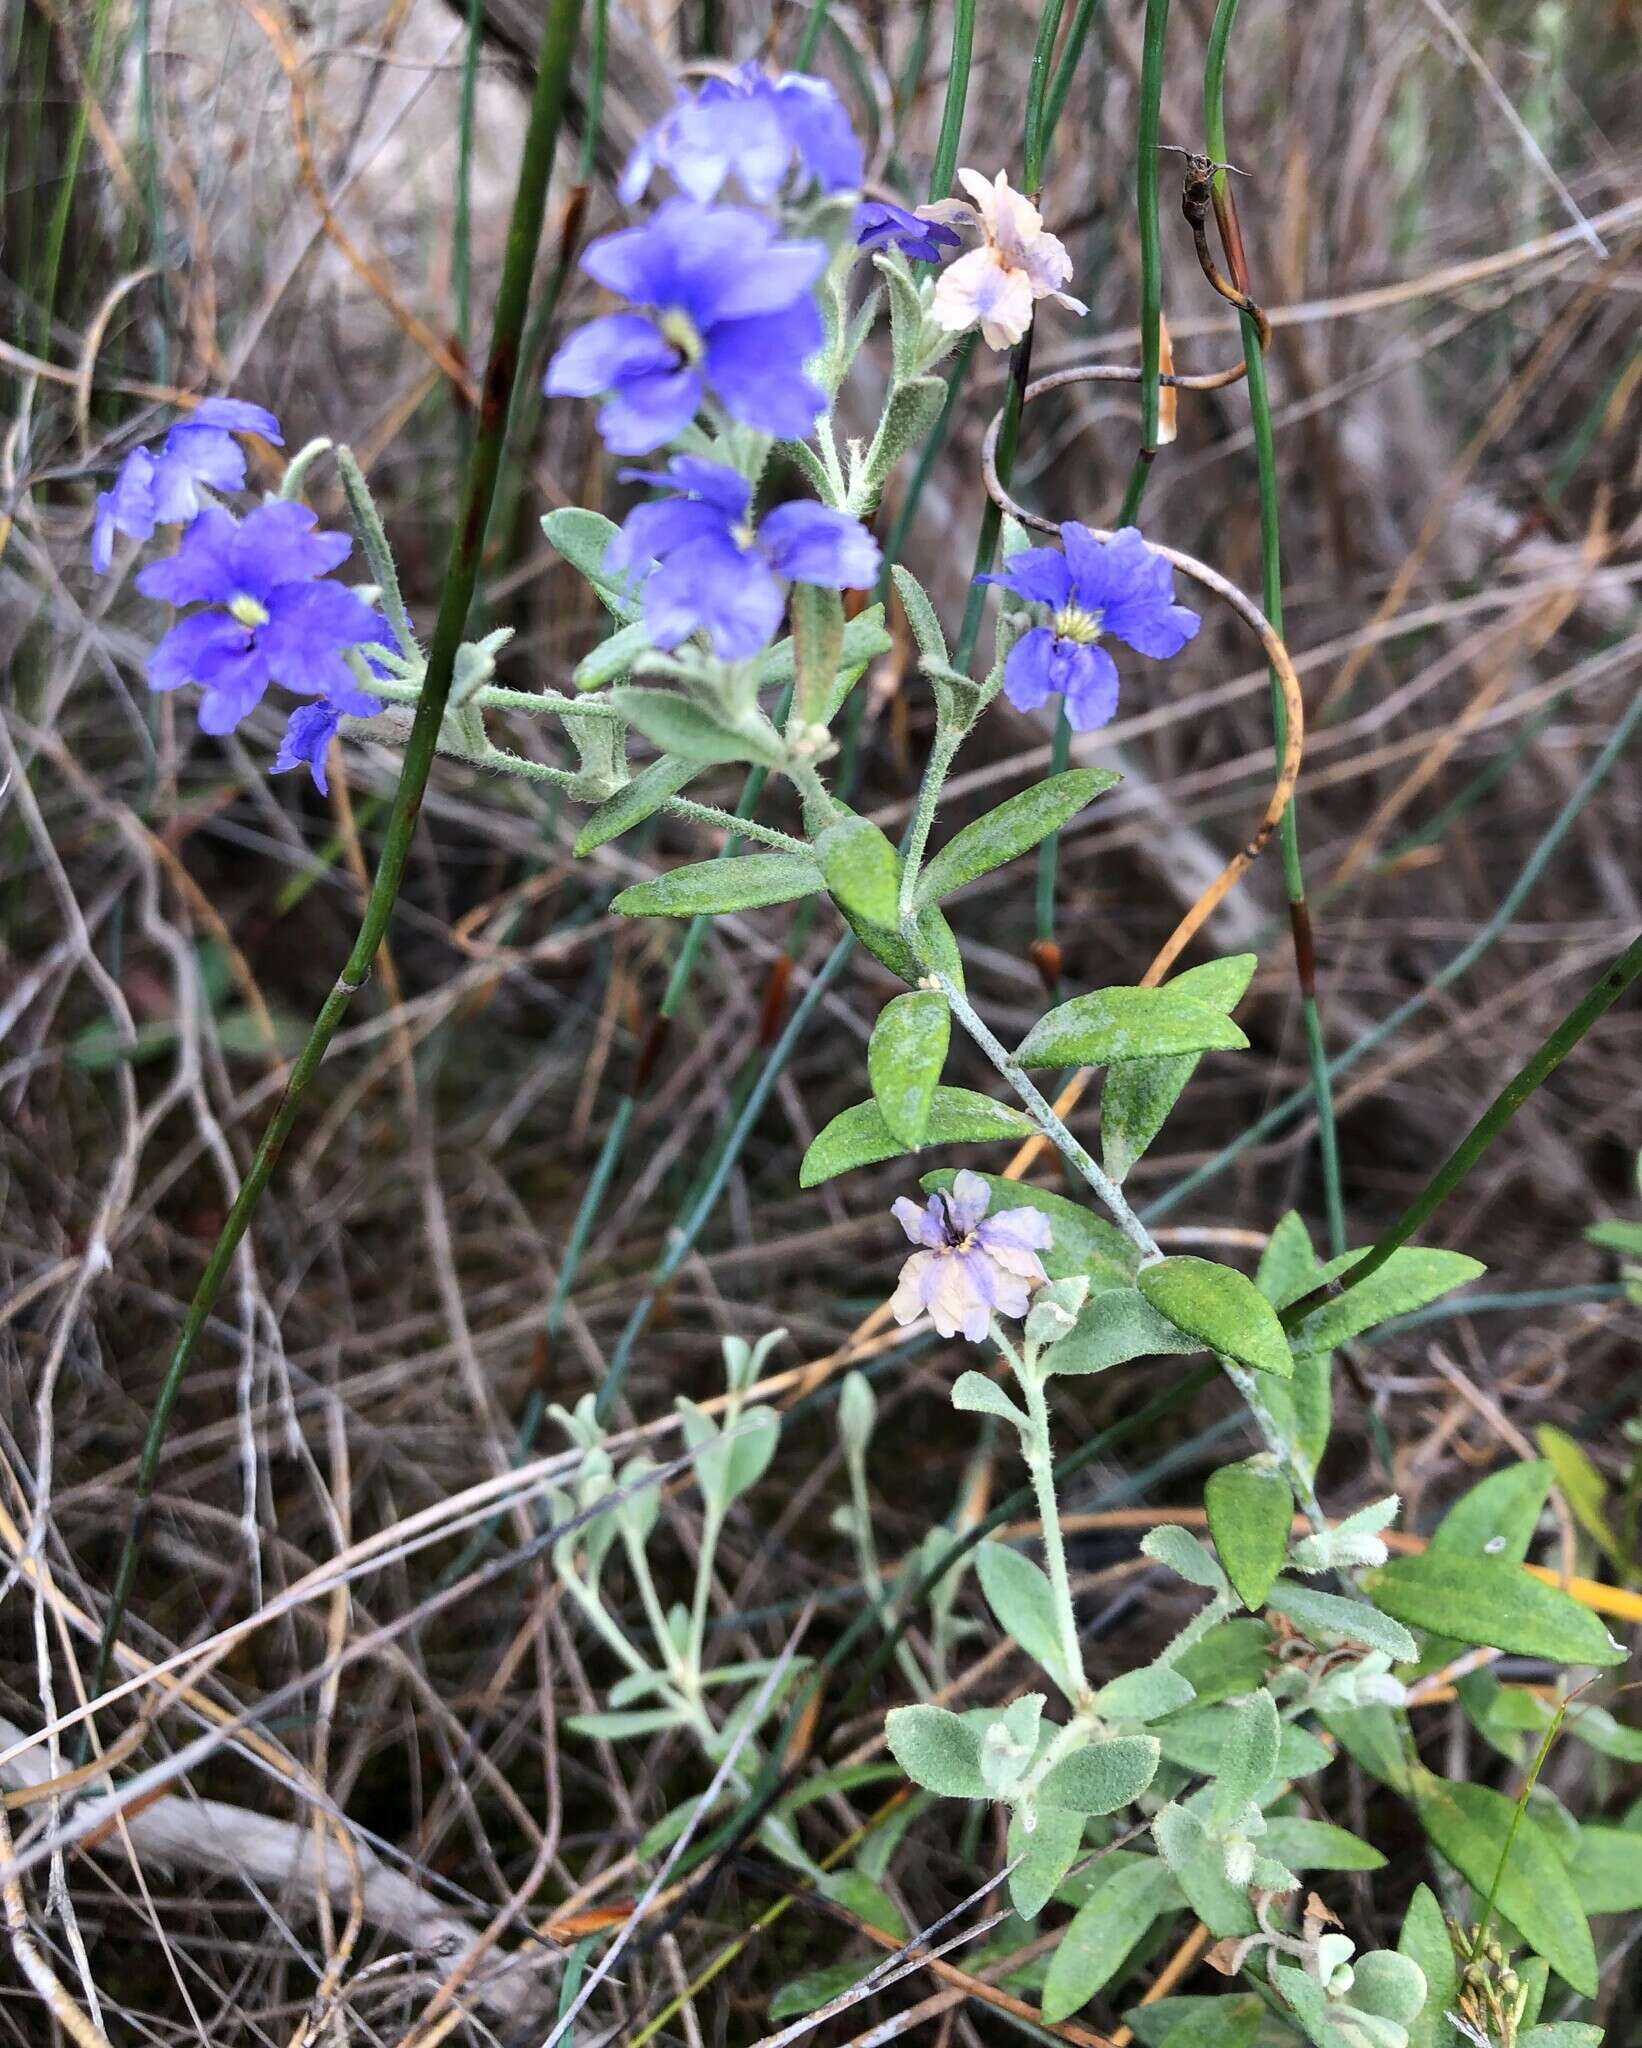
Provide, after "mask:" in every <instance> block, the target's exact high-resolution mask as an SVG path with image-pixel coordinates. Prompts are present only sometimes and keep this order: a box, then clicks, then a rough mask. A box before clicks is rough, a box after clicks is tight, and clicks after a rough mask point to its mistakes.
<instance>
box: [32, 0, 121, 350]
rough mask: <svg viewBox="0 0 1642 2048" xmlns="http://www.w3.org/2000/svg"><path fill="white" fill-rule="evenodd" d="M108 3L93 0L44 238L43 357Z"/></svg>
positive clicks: (39, 342)
mask: <svg viewBox="0 0 1642 2048" xmlns="http://www.w3.org/2000/svg"><path fill="white" fill-rule="evenodd" d="M109 11H110V10H109V0H97V13H96V16H95V17H94V19H93V22H92V28H91V48H90V51H89V52H88V53H87V56H86V60H85V68H84V72H83V75H82V78H81V91H80V96H79V98H78V99H77V100H76V101H75V105H74V125H73V127H72V128H71V129H70V130H69V138H68V151H67V154H66V157H65V160H64V163H63V166H62V169H61V170H60V171H59V172H58V173H57V176H58V180H59V183H58V187H57V204H56V206H55V207H54V208H53V209H52V215H51V226H50V228H49V229H48V230H47V236H46V261H45V277H44V280H43V282H42V285H41V291H40V315H39V320H38V322H37V325H36V330H35V332H36V341H35V346H36V348H37V349H38V351H39V353H40V354H41V355H43V356H45V355H50V353H51V323H52V317H53V315H54V314H55V312H56V310H57V283H58V279H59V278H60V276H61V275H62V267H63V249H64V246H65V244H66V243H67V241H68V224H69V218H70V216H71V215H72V213H73V211H74V192H75V187H76V186H77V185H78V183H79V178H80V158H81V157H82V156H83V155H84V153H85V146H86V132H87V130H88V128H89V127H90V124H91V106H90V100H91V95H92V94H93V93H95V92H96V91H97V88H98V86H99V84H100V83H101V80H102V75H103V44H104V42H105V40H106V38H107V35H108V17H109Z"/></svg>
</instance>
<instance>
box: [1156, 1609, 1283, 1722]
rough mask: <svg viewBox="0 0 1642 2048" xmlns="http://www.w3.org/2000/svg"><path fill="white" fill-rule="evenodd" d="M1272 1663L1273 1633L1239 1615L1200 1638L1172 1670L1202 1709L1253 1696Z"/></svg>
mask: <svg viewBox="0 0 1642 2048" xmlns="http://www.w3.org/2000/svg"><path fill="white" fill-rule="evenodd" d="M1270 1661H1271V1630H1270V1629H1269V1628H1267V1626H1266V1624H1265V1623H1264V1622H1263V1621H1255V1620H1254V1619H1252V1617H1250V1616H1248V1615H1240V1616H1239V1617H1238V1618H1237V1620H1235V1621H1223V1622H1221V1623H1220V1624H1219V1626H1218V1627H1216V1628H1211V1629H1210V1630H1209V1632H1208V1634H1207V1635H1205V1636H1200V1637H1199V1638H1198V1640H1197V1641H1196V1642H1195V1643H1193V1644H1191V1645H1190V1647H1189V1648H1187V1649H1185V1650H1182V1651H1181V1653H1180V1655H1179V1656H1178V1657H1177V1658H1176V1659H1175V1660H1174V1664H1173V1667H1172V1668H1173V1669H1174V1670H1175V1671H1177V1672H1178V1673H1179V1674H1180V1676H1181V1677H1182V1678H1184V1679H1185V1680H1187V1682H1188V1683H1189V1684H1190V1685H1191V1687H1192V1690H1193V1691H1194V1692H1195V1693H1196V1694H1197V1697H1198V1701H1199V1703H1200V1704H1201V1705H1204V1706H1212V1705H1213V1704H1214V1703H1215V1702H1216V1701H1217V1700H1224V1699H1230V1698H1231V1697H1232V1695H1233V1694H1234V1693H1240V1692H1253V1691H1254V1689H1255V1687H1256V1686H1258V1685H1260V1684H1261V1683H1262V1682H1263V1681H1264V1679H1265V1675H1266V1671H1267V1668H1268V1666H1269V1664H1270Z"/></svg>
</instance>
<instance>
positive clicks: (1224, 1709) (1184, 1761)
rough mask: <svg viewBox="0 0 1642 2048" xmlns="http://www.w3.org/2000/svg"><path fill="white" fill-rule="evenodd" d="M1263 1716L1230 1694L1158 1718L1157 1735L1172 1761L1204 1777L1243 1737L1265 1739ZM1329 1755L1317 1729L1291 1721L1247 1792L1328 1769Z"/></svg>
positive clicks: (1215, 1771) (1216, 1769) (1246, 1741)
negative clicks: (1215, 1703)
mask: <svg viewBox="0 0 1642 2048" xmlns="http://www.w3.org/2000/svg"><path fill="white" fill-rule="evenodd" d="M1253 1697H1254V1698H1255V1699H1258V1698H1259V1697H1260V1695H1259V1694H1258V1693H1256V1694H1254V1695H1253ZM1268 1697H1269V1695H1268ZM1264 1718H1265V1717H1264V1715H1263V1714H1259V1713H1258V1712H1257V1715H1256V1716H1255V1717H1253V1718H1250V1717H1249V1716H1248V1707H1247V1701H1246V1700H1237V1699H1232V1700H1227V1701H1226V1702H1224V1703H1223V1704H1222V1705H1219V1706H1213V1707H1193V1708H1192V1709H1191V1711H1190V1712H1189V1713H1185V1714H1178V1715H1176V1716H1175V1718H1174V1719H1173V1720H1170V1721H1160V1722H1159V1723H1158V1726H1157V1738H1158V1740H1159V1742H1161V1743H1162V1745H1163V1754H1164V1756H1165V1757H1167V1759H1168V1760H1169V1762H1170V1763H1172V1764H1180V1765H1181V1766H1182V1767H1183V1768H1184V1769H1186V1770H1188V1771H1200V1772H1202V1774H1203V1775H1204V1776H1205V1777H1216V1776H1217V1775H1218V1773H1219V1772H1220V1770H1221V1769H1222V1767H1223V1765H1224V1763H1225V1760H1226V1757H1227V1755H1228V1752H1229V1750H1230V1749H1231V1748H1232V1747H1233V1746H1234V1745H1236V1744H1237V1743H1238V1742H1239V1741H1240V1740H1241V1741H1242V1742H1243V1743H1244V1745H1245V1747H1247V1746H1248V1744H1249V1743H1250V1742H1252V1741H1253V1740H1255V1739H1256V1738H1258V1739H1259V1740H1260V1741H1261V1742H1265V1741H1266V1738H1267V1736H1268V1735H1269V1730H1268V1729H1266V1728H1265V1727H1264V1726H1263V1723H1264ZM1245 1720H1247V1722H1248V1725H1246V1726H1245V1725H1243V1724H1244V1722H1245ZM1250 1753H1251V1754H1253V1755H1254V1761H1255V1762H1260V1761H1264V1753H1263V1751H1262V1752H1260V1753H1259V1754H1254V1753H1253V1752H1252V1751H1251V1752H1250ZM1331 1761H1332V1756H1331V1752H1330V1751H1329V1750H1327V1749H1326V1748H1325V1747H1324V1746H1323V1744H1322V1743H1320V1742H1319V1741H1318V1740H1317V1738H1316V1736H1315V1735H1311V1734H1308V1733H1307V1731H1306V1730H1305V1729H1304V1728H1301V1727H1300V1726H1298V1725H1297V1724H1296V1723H1295V1722H1292V1721H1290V1722H1287V1723H1285V1724H1284V1725H1282V1726H1281V1727H1280V1728H1279V1730H1278V1735H1277V1744H1276V1749H1275V1752H1274V1753H1273V1755H1272V1759H1271V1769H1270V1770H1269V1771H1268V1772H1267V1773H1266V1776H1265V1777H1264V1778H1263V1779H1262V1780H1261V1781H1260V1783H1259V1784H1258V1785H1257V1786H1256V1787H1255V1790H1254V1791H1253V1792H1250V1793H1247V1794H1246V1795H1245V1796H1246V1797H1248V1798H1250V1799H1252V1798H1254V1797H1255V1796H1256V1795H1257V1794H1258V1793H1260V1792H1262V1791H1264V1790H1265V1789H1266V1787H1267V1786H1269V1785H1270V1784H1271V1782H1272V1781H1273V1779H1276V1778H1309V1777H1310V1776H1311V1775H1312V1773H1313V1772H1314V1771H1321V1770H1326V1769H1327V1768H1328V1765H1329V1763H1330V1762H1331ZM1248 1768H1252V1766H1246V1767H1245V1776H1246V1775H1247V1770H1248ZM1239 1803H1241V1802H1239Z"/></svg>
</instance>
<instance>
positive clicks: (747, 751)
mask: <svg viewBox="0 0 1642 2048" xmlns="http://www.w3.org/2000/svg"><path fill="white" fill-rule="evenodd" d="M610 701H611V703H613V704H614V705H616V706H617V707H618V708H619V709H620V710H621V711H622V712H623V713H624V714H625V716H626V718H627V721H628V723H629V724H630V725H631V726H632V727H633V728H634V729H635V731H638V732H641V733H643V735H644V737H645V738H646V739H647V740H649V741H651V743H652V744H653V745H655V746H658V747H661V748H663V749H664V750H665V751H666V752H667V753H669V754H681V755H682V756H683V757H684V759H685V760H687V761H694V762H696V763H697V764H698V765H700V766H702V767H706V766H708V765H709V764H710V763H712V762H715V761H756V762H759V763H761V764H762V765H763V766H764V767H766V768H773V767H775V766H776V765H777V764H778V763H779V761H780V760H781V742H780V739H779V738H778V737H777V735H776V732H775V729H774V727H773V726H772V725H770V723H769V721H768V720H767V719H763V718H757V717H755V718H749V719H748V720H747V721H746V723H745V724H741V725H732V724H730V723H729V722H728V720H726V719H723V718H719V717H717V716H715V715H714V714H713V713H712V712H710V711H708V710H707V709H706V708H705V707H704V706H702V705H700V704H694V703H692V702H691V701H690V699H689V698H688V697H683V696H680V695H679V694H678V692H677V691H675V690H651V689H646V688H644V687H643V686H641V685H639V684H636V683H622V684H620V685H618V686H617V687H616V688H615V689H613V690H612V691H611V692H610Z"/></svg>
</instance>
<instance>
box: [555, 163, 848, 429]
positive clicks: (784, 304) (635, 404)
mask: <svg viewBox="0 0 1642 2048" xmlns="http://www.w3.org/2000/svg"><path fill="white" fill-rule="evenodd" d="M826 261H827V252H826V248H825V246H824V245H823V244H822V243H820V242H789V241H784V240H783V239H782V238H781V233H780V230H779V228H778V227H777V226H776V224H775V222H773V221H770V220H766V219H765V218H764V216H763V215H762V214H757V213H748V212H746V211H744V210H743V209H742V208H740V207H736V206H699V205H697V204H696V203H695V202H694V201H693V200H689V199H669V200H667V201H666V202H665V203H664V204H663V205H662V206H660V207H659V208H658V209H657V211H656V213H655V215H654V217H653V218H652V219H651V220H649V221H647V222H645V224H644V225H643V226H642V227H636V228H623V229H622V230H621V231H620V232H619V233H617V234H613V235H601V236H600V237H599V239H598V240H597V241H596V242H593V243H591V244H590V245H589V246H588V249H587V252H586V254H585V255H584V256H583V257H582V268H583V269H584V270H585V271H587V272H588V274H589V275H590V276H591V277H594V278H596V279H597V280H598V282H599V283H600V284H602V285H605V286H607V287H608V288H609V290H611V291H613V292H619V293H620V294H621V296H622V297H623V298H626V299H630V300H632V301H633V303H634V305H635V306H636V307H639V308H642V311H636V312H631V313H607V314H606V315H604V317H603V318H602V319H598V320H591V321H589V322H588V324H587V325H586V326H585V327H582V328H578V330H577V331H576V332H575V333H574V334H573V335H571V337H570V338H569V340H568V341H566V342H565V344H564V346H563V347H562V348H561V349H560V350H559V351H558V353H557V354H556V355H555V356H554V358H553V360H552V362H550V363H549V364H548V366H547V379H546V383H545V385H544V387H543V388H544V389H545V390H546V391H547V392H548V393H549V394H550V395H555V396H556V395H560V394H563V395H565V396H568V397H571V398H592V397H594V396H597V395H598V394H600V393H604V394H608V396H607V397H606V401H605V404H604V406H603V408H602V410H601V411H600V413H599V432H600V433H601V434H602V435H603V436H604V441H605V445H606V447H608V448H610V449H612V450H614V452H615V453H616V454H618V455H648V454H649V453H650V451H651V450H652V449H654V448H660V447H662V446H663V445H664V444H665V443H666V442H668V441H671V440H674V439H675V438H676V437H677V436H678V435H680V434H682V433H683V431H684V429H685V428H686V427H687V426H688V425H689V424H690V422H691V421H692V420H693V419H694V418H695V416H696V413H697V411H698V409H699V408H700V406H701V404H702V401H703V399H705V398H706V397H707V396H708V395H709V394H711V395H712V396H714V397H716V398H717V400H718V402H719V403H720V404H721V405H722V406H723V407H724V409H725V411H726V412H728V413H729V414H730V415H731V416H732V417H733V418H735V419H738V420H742V421H744V422H745V423H746V424H747V425H748V426H750V427H757V428H758V429H759V430H760V431H761V432H763V433H766V434H773V435H774V436H775V437H776V438H777V439H778V440H802V439H803V438H804V436H805V435H806V434H808V432H809V431H810V429H811V427H813V426H814V424H815V420H816V415H817V414H818V413H819V412H820V411H821V409H822V406H823V405H824V404H825V403H826V400H825V397H824V395H823V393H822V392H821V390H820V389H819V387H818V386H816V385H815V384H812V383H811V382H810V380H809V379H808V378H807V377H806V376H805V375H804V362H805V359H806V358H807V357H808V356H811V355H813V354H814V352H815V351H816V350H817V349H818V348H819V347H820V346H821V339H822V328H821V313H820V309H819V307H818V306H817V305H816V303H815V300H814V298H813V297H812V296H811V294H810V287H811V286H812V285H813V284H814V282H815V280H816V279H817V278H818V277H819V276H820V274H821V272H822V270H823V269H824V268H825V267H826Z"/></svg>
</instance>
